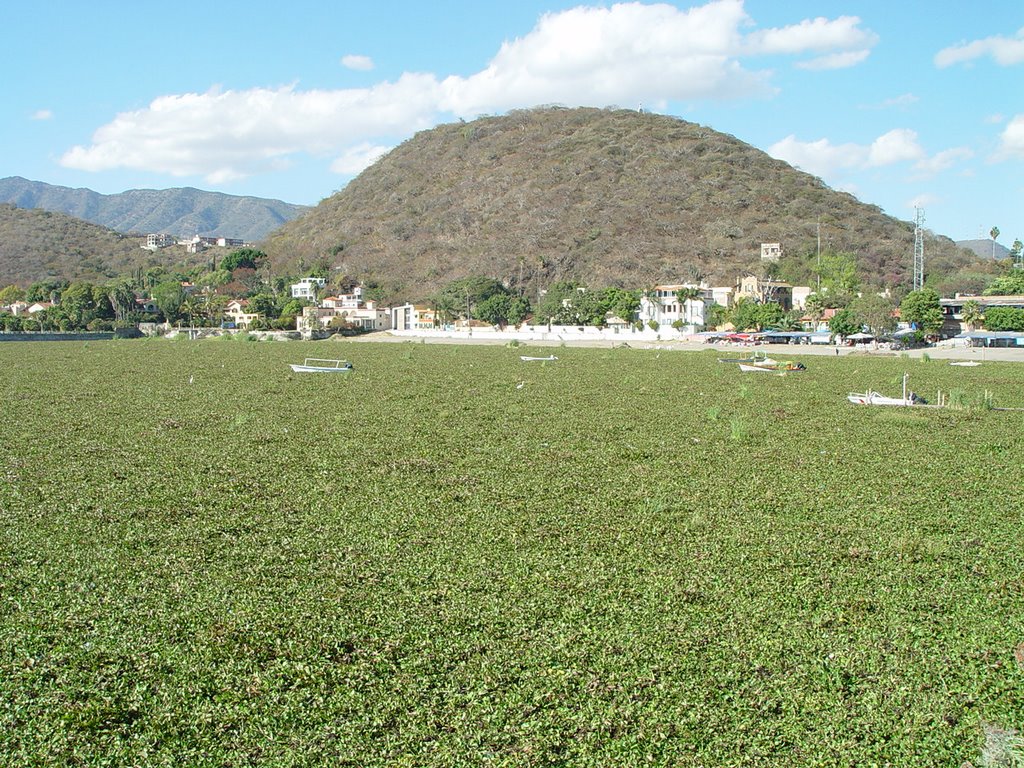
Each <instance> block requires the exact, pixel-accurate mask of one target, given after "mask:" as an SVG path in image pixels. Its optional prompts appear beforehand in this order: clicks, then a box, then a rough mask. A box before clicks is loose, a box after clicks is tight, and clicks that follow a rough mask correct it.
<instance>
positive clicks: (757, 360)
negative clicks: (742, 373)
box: [718, 352, 777, 365]
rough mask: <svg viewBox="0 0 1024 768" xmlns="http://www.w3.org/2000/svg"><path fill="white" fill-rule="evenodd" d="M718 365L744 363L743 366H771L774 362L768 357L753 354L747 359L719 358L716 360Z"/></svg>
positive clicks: (761, 354)
mask: <svg viewBox="0 0 1024 768" xmlns="http://www.w3.org/2000/svg"><path fill="white" fill-rule="evenodd" d="M718 362H720V363H744V364H745V365H772V364H774V363H776V362H777V361H776V360H772V359H771V358H770V357H768V355H766V354H764V353H763V352H762V353H760V354H759V353H757V352H755V353H754V354H753V355H750V356H749V357H720V358H718Z"/></svg>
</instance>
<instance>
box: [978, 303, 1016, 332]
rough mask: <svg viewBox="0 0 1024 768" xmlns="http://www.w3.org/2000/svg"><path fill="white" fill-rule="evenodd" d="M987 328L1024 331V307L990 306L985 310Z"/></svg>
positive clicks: (991, 329)
mask: <svg viewBox="0 0 1024 768" xmlns="http://www.w3.org/2000/svg"><path fill="white" fill-rule="evenodd" d="M985 328H987V329H988V330H990V331H1018V332H1020V331H1024V309H1018V308H1016V307H989V308H988V309H987V310H986V311H985Z"/></svg>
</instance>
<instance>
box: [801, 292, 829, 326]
mask: <svg viewBox="0 0 1024 768" xmlns="http://www.w3.org/2000/svg"><path fill="white" fill-rule="evenodd" d="M804 312H806V313H807V316H808V317H810V318H811V326H812V330H815V331H816V330H818V323H820V322H821V318H823V317H824V316H825V301H824V299H822V297H821V295H820V294H817V293H812V294H810V295H809V296H808V297H807V298H806V299H805V300H804Z"/></svg>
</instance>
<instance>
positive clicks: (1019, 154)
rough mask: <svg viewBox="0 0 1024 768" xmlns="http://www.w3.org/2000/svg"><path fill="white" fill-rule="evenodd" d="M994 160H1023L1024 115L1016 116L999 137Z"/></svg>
mask: <svg viewBox="0 0 1024 768" xmlns="http://www.w3.org/2000/svg"><path fill="white" fill-rule="evenodd" d="M994 159H995V160H1024V115H1016V116H1015V117H1014V118H1013V119H1012V120H1010V122H1009V123H1008V124H1007V126H1006V128H1005V129H1004V130H1003V132H1002V134H1001V135H1000V136H999V150H998V151H997V152H996V154H995V157H994Z"/></svg>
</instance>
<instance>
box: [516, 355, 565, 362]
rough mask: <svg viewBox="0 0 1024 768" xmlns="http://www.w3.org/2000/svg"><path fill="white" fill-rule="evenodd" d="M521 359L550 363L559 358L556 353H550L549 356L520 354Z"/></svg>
mask: <svg viewBox="0 0 1024 768" xmlns="http://www.w3.org/2000/svg"><path fill="white" fill-rule="evenodd" d="M519 359H520V360H522V361H523V362H524V363H550V362H551V361H552V360H557V359H558V358H557V357H555V356H554V355H548V356H547V357H530V356H529V355H520V356H519Z"/></svg>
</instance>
